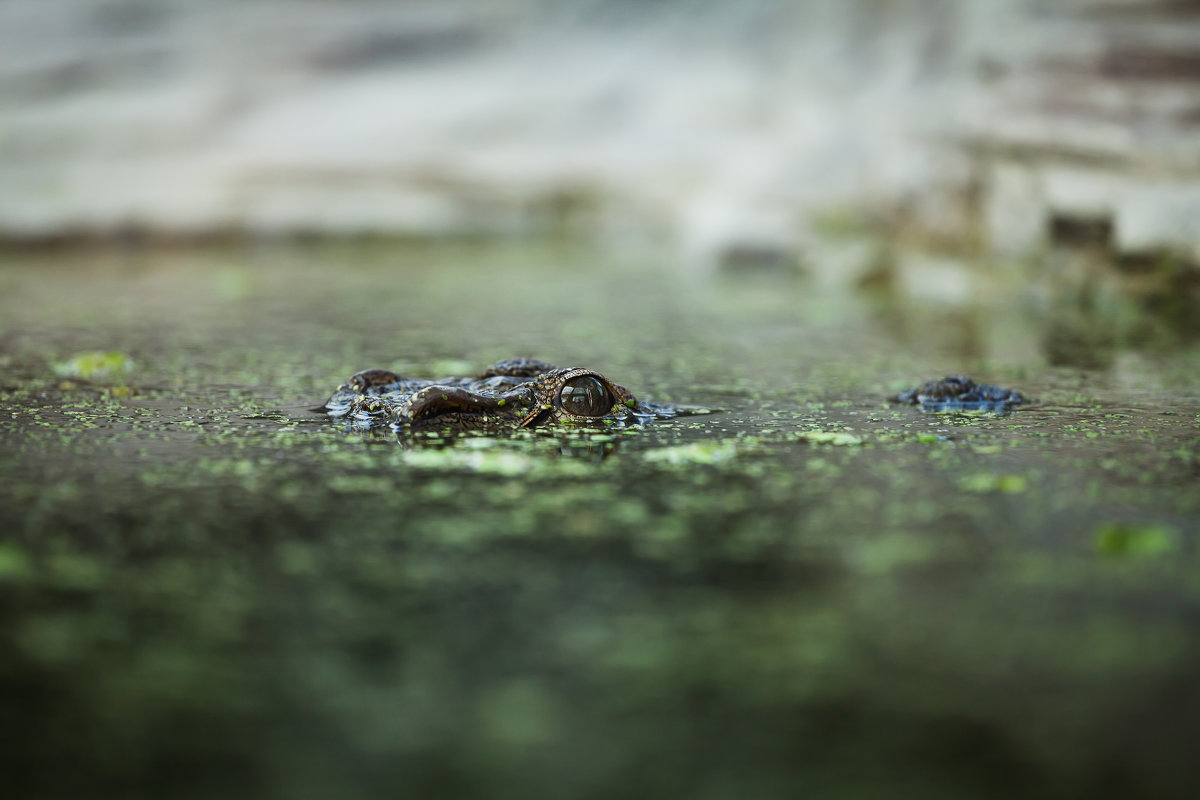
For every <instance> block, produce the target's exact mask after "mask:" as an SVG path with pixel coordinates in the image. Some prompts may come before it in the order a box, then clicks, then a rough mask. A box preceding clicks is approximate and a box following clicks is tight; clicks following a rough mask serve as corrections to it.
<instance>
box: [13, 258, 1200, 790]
mask: <svg viewBox="0 0 1200 800" xmlns="http://www.w3.org/2000/svg"><path fill="white" fill-rule="evenodd" d="M335 267H336V269H335ZM499 274H503V275H505V280H504V281H496V280H493V279H492V277H491V276H494V275H499ZM599 275H612V276H615V277H612V278H603V279H600V278H598V277H597V276H599ZM905 280H906V279H905V278H904V277H903V276H900V277H899V278H898V279H897V281H896V283H895V285H894V286H893V288H892V289H891V290H890V292H889V291H885V292H880V291H872V292H869V293H863V292H860V291H858V290H855V289H853V288H852V287H851V285H850V284H848V283H847V284H839V283H836V282H830V283H821V282H820V281H818V280H815V279H813V278H811V277H809V278H805V277H791V276H788V277H785V278H779V279H775V278H772V277H770V276H769V275H768V276H765V277H764V276H759V277H755V278H745V277H742V278H738V279H729V278H709V277H702V276H697V275H684V274H672V273H671V272H670V271H669V270H665V269H663V265H662V264H657V263H642V262H638V261H637V260H633V259H630V260H628V261H624V262H622V261H620V260H617V259H609V260H605V259H602V258H601V257H599V256H596V255H594V254H591V253H588V252H581V251H579V250H576V249H573V248H570V247H566V246H563V245H562V244H555V245H547V246H544V247H543V246H535V245H528V244H527V245H515V244H505V243H483V244H477V245H453V246H451V245H442V246H428V245H418V244H410V245H404V246H399V245H396V246H392V245H379V244H376V245H371V246H363V247H355V246H338V247H332V246H327V245H320V244H317V245H313V246H311V247H305V248H295V249H288V248H278V249H266V250H260V251H254V252H243V251H239V250H237V249H230V250H220V251H207V252H204V253H195V252H180V253H167V252H162V253H154V252H148V253H144V254H142V255H140V256H138V257H137V259H136V260H133V261H129V260H121V259H120V258H116V257H113V256H112V255H111V254H106V253H100V254H89V253H84V254H80V255H78V256H71V255H69V254H68V255H63V254H58V255H56V256H55V257H54V258H53V259H52V260H51V259H44V260H41V261H39V257H37V256H25V257H20V258H10V259H9V260H7V261H6V262H5V263H4V264H3V266H2V267H0V288H2V291H0V298H3V299H0V311H2V314H0V320H2V322H0V343H2V351H0V359H2V360H0V368H2V370H3V379H2V380H0V386H2V394H0V406H2V408H0V419H3V420H4V424H3V426H2V427H0V447H2V453H3V459H2V460H0V530H2V531H3V534H2V535H0V729H3V730H5V731H8V732H9V733H10V736H9V738H8V744H7V746H6V748H5V753H4V755H3V757H2V758H3V763H4V765H5V774H6V782H7V785H8V786H9V787H10V788H13V789H14V790H15V793H16V796H22V797H49V796H63V795H78V796H105V795H111V796H122V797H135V796H146V797H161V796H167V795H170V796H181V797H188V796H191V797H205V796H213V795H217V794H219V795H221V796H225V797H289V798H294V797H318V796H323V797H324V796H339V797H369V796H385V795H393V794H395V793H396V792H397V791H403V793H405V794H411V795H413V796H480V797H489V796H496V797H500V796H537V795H554V796H560V797H587V796H618V795H619V796H651V795H655V796H681V795H686V796H696V797H711V798H716V797H733V796H736V797H774V796H788V795H791V794H794V793H795V790H796V787H797V786H804V787H811V788H813V790H814V791H819V793H822V794H829V795H833V796H847V797H851V796H854V797H861V796H873V797H874V796H887V797H914V798H917V797H920V798H928V797H967V796H971V797H974V796H996V797H1002V796H1003V797H1009V796H1013V795H1014V794H1019V795H1020V796H1024V797H1043V796H1044V797H1051V796H1053V797H1061V796H1096V795H1104V794H1109V795H1112V794H1116V795H1125V796H1142V797H1169V796H1178V789H1179V787H1181V786H1184V785H1187V783H1188V782H1189V781H1191V780H1192V779H1194V778H1195V777H1196V775H1195V766H1194V758H1193V756H1194V753H1193V750H1194V746H1193V743H1194V742H1195V740H1196V736H1197V735H1198V734H1200V694H1198V693H1197V691H1196V690H1195V689H1194V683H1195V682H1194V681H1193V680H1191V676H1192V675H1194V674H1195V670H1196V668H1197V666H1200V650H1198V648H1197V644H1198V641H1197V637H1196V634H1195V631H1196V622H1197V618H1198V615H1200V583H1198V581H1197V577H1196V575H1197V572H1196V563H1197V558H1198V557H1200V552H1198V550H1197V544H1196V541H1195V534H1196V531H1197V530H1198V525H1200V495H1198V494H1197V492H1196V491H1195V487H1196V485H1197V479H1198V478H1200V449H1198V446H1197V441H1198V437H1197V431H1198V430H1200V429H1198V425H1200V379H1198V378H1197V375H1200V370H1198V369H1197V367H1198V366H1200V354H1198V353H1197V350H1196V347H1195V340H1194V338H1191V337H1190V336H1189V335H1187V332H1186V330H1183V329H1179V330H1180V332H1179V334H1178V335H1176V336H1174V338H1173V339H1171V340H1170V341H1168V336H1167V334H1165V333H1163V331H1173V330H1176V328H1174V327H1173V326H1174V323H1173V322H1171V320H1172V319H1175V317H1172V316H1171V315H1170V314H1167V315H1165V316H1164V317H1162V318H1158V317H1154V318H1153V321H1147V319H1148V318H1146V316H1145V314H1142V313H1141V312H1140V311H1138V309H1137V306H1136V303H1137V302H1140V301H1137V300H1133V301H1129V302H1126V301H1124V300H1120V299H1119V298H1118V296H1117V295H1116V294H1105V293H1103V292H1100V293H1097V294H1094V295H1093V296H1092V299H1090V300H1087V301H1078V300H1072V299H1071V296H1070V295H1069V294H1065V295H1059V296H1054V297H1051V298H1050V299H1047V298H1046V297H1043V296H1041V295H1038V294H1036V293H1033V294H1031V293H1030V292H1029V291H1028V288H1029V287H1027V286H1025V285H1022V284H1021V282H1020V281H1017V282H1016V283H1014V284H1013V285H1010V286H1008V287H1004V286H1001V287H1000V289H998V290H996V291H990V292H989V293H988V294H987V296H988V297H989V301H988V303H987V304H986V305H985V304H982V303H975V302H972V301H971V300H970V299H969V298H968V299H967V300H965V301H961V302H950V301H948V300H945V299H942V300H937V301H935V300H930V299H927V298H922V297H921V296H920V295H919V294H913V292H912V291H910V290H909V289H905V288H904V287H905V286H906V285H907V284H905V282H904V281H905ZM631 287H636V289H632V288H631ZM993 288H995V287H993ZM1001 290H1003V291H1001ZM981 296H982V295H981ZM1064 297H1065V298H1066V299H1065V300H1064V299H1062V298H1064ZM1147 302H1148V306H1147V307H1153V302H1150V301H1147ZM1130 303H1134V305H1130ZM1184 328H1186V325H1185V326H1184ZM1097 330H1103V331H1104V332H1103V333H1094V332H1095V331H1097ZM1140 330H1154V331H1157V333H1155V334H1154V335H1153V336H1151V337H1149V338H1147V339H1140V338H1138V336H1137V335H1136V332H1137V331H1140ZM1131 332H1133V333H1131ZM1080 340H1082V344H1081V342H1080ZM1063 342H1066V343H1067V344H1063ZM516 355H524V356H536V357H541V358H545V359H547V360H552V361H554V362H556V363H563V364H581V365H585V366H589V367H593V368H595V369H598V370H602V371H603V373H604V374H605V375H606V376H610V377H612V378H613V379H614V380H617V381H619V382H620V383H622V384H624V385H626V386H628V387H630V388H631V389H632V390H633V391H634V392H635V393H636V394H637V395H638V397H639V398H644V399H651V400H654V401H657V402H676V403H696V404H703V405H705V406H709V407H713V408H722V409H724V411H722V412H721V413H715V414H711V415H707V416H699V417H679V418H676V419H671V420H663V421H659V422H655V423H654V424H651V425H646V426H628V427H623V428H622V427H611V428H575V429H566V430H564V429H546V430H537V431H512V432H509V433H506V434H504V435H497V436H479V435H464V436H453V437H447V436H444V435H442V434H440V433H439V432H437V431H433V432H429V434H427V435H424V434H423V435H422V436H419V437H397V435H396V434H395V433H393V432H391V431H387V432H385V433H384V432H367V433H363V432H347V431H345V430H344V429H343V428H341V427H339V426H338V425H337V424H335V423H333V422H330V421H329V420H328V419H326V418H325V417H324V416H323V415H320V414H316V413H313V412H312V411H311V410H310V409H311V408H312V407H313V406H314V405H315V404H317V403H319V402H321V401H322V400H323V399H324V398H326V397H328V396H329V393H330V392H331V391H332V390H333V389H334V388H335V387H336V386H337V385H338V383H339V382H340V381H341V380H343V379H344V378H345V376H347V375H350V374H353V373H354V372H356V371H358V370H361V369H365V368H369V367H381V368H387V369H391V370H394V371H397V372H400V373H405V374H413V375H417V376H423V377H433V376H440V375H454V374H459V375H467V374H472V373H473V372H474V371H475V370H478V369H479V368H480V367H482V366H484V365H486V364H488V363H490V362H492V361H495V360H497V359H500V358H505V357H511V356H516ZM963 372H968V373H969V374H971V375H973V376H974V377H976V378H977V379H979V380H983V381H987V382H989V383H996V384H999V385H1003V386H1012V387H1016V388H1019V389H1020V390H1022V391H1023V392H1025V393H1027V394H1028V395H1029V396H1031V397H1032V398H1033V399H1034V401H1035V402H1034V403H1032V404H1031V405H1029V406H1028V407H1025V406H1022V407H1018V408H1017V409H1016V410H1015V411H1013V413H1011V414H1008V415H1003V416H998V415H993V414H986V413H960V414H945V413H941V414H938V413H923V412H922V411H920V410H918V409H915V408H910V407H906V406H898V405H894V404H891V403H889V402H887V398H888V397H889V396H892V395H895V394H896V393H898V392H900V391H902V390H904V389H908V388H911V387H912V386H914V385H916V384H918V383H920V382H922V381H925V380H928V379H934V378H941V377H942V376H944V375H953V374H962V373H963ZM401 787H402V789H401Z"/></svg>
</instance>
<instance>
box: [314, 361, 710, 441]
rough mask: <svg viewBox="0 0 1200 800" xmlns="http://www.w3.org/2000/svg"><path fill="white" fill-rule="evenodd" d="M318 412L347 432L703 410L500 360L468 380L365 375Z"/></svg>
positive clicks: (639, 417)
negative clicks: (346, 426)
mask: <svg viewBox="0 0 1200 800" xmlns="http://www.w3.org/2000/svg"><path fill="white" fill-rule="evenodd" d="M320 410H323V411H324V412H325V413H327V414H328V415H329V416H330V417H333V418H334V419H339V420H346V421H347V422H349V423H350V425H351V426H352V427H356V428H364V429H369V428H378V427H383V426H390V427H391V428H392V429H393V430H396V431H402V430H410V429H413V428H425V429H436V430H444V429H449V430H451V431H459V430H502V429H505V428H510V429H518V428H536V427H539V426H543V425H552V424H563V423H566V424H571V423H584V424H587V423H600V424H617V425H624V424H629V423H632V424H640V423H644V422H648V421H651V420H654V419H668V418H671V417H674V416H677V415H683V414H697V413H704V411H705V409H700V408H694V407H689V406H671V405H657V404H654V403H648V402H645V401H643V400H639V399H638V398H637V397H635V396H634V395H633V393H632V392H630V391H629V390H628V389H626V388H625V387H624V386H621V385H620V384H617V383H613V382H612V381H610V380H609V379H608V378H606V377H604V376H603V375H601V374H600V373H599V372H596V371H594V370H591V369H586V368H583V367H556V366H553V365H551V364H547V363H544V362H542V361H536V360H534V359H530V358H510V359H506V360H504V361H498V362H496V363H495V364H492V365H491V366H489V367H487V368H486V369H485V370H483V372H481V373H479V374H478V375H476V376H474V377H470V378H458V377H455V378H442V379H439V380H424V379H420V378H406V377H402V376H400V375H397V374H396V373H395V372H392V371H390V370H386V369H368V370H363V371H362V372H357V373H355V374H354V375H352V376H351V377H350V378H349V379H348V380H347V381H346V382H345V383H343V384H342V385H341V386H339V387H338V388H337V391H335V392H334V393H333V395H332V396H331V397H330V398H329V400H328V401H327V402H326V403H325V405H324V406H323V407H322V408H321V409H320Z"/></svg>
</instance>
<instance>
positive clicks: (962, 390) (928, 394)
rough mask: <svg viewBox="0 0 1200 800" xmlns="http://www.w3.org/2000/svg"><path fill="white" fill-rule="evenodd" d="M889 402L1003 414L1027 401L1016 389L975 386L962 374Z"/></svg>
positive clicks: (930, 384) (949, 409) (975, 384)
mask: <svg viewBox="0 0 1200 800" xmlns="http://www.w3.org/2000/svg"><path fill="white" fill-rule="evenodd" d="M892 402H894V403H907V404H909V405H920V406H921V408H923V409H925V410H926V411H992V412H1004V411H1010V410H1012V407H1013V406H1015V405H1019V404H1021V403H1025V402H1028V400H1027V399H1026V398H1025V396H1024V395H1023V394H1021V393H1020V392H1018V391H1017V390H1016V389H1004V388H1001V387H999V386H992V385H991V384H987V383H976V382H975V381H973V380H971V379H970V378H968V377H967V376H965V375H951V376H948V377H946V378H943V379H942V380H940V381H929V382H928V383H924V384H922V385H920V386H918V387H916V388H915V389H909V390H908V391H906V392H901V393H900V394H898V395H896V396H895V397H893V398H892Z"/></svg>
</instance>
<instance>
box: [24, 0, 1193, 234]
mask: <svg viewBox="0 0 1200 800" xmlns="http://www.w3.org/2000/svg"><path fill="white" fill-rule="evenodd" d="M964 192H969V193H971V196H972V197H974V198H976V199H977V200H978V202H977V203H974V204H972V203H965V204H964V203H962V202H960V198H961V197H963V195H964ZM1198 206H1200V3H1197V2H1149V1H1147V2H1122V3H1115V2H1106V3H1098V2H1033V0H973V2H971V3H961V2H955V0H848V1H847V2H826V1H822V0H812V1H811V2H801V3H797V2H784V0H746V2H743V3H736V4H735V3H721V2H716V1H715V0H695V1H694V2H689V1H688V0H671V1H664V2H659V3H654V4H647V3H637V2H632V0H614V1H610V2H592V1H589V0H573V1H571V2H566V1H563V2H549V0H507V1H506V2H505V1H502V0H487V1H486V2H485V0H409V2H405V3H399V4H388V3H375V2H368V1H367V0H342V1H341V2H320V1H318V0H308V1H307V2H282V0H240V1H239V2H234V0H209V1H208V2H205V3H183V2H167V0H162V1H161V2H159V1H157V0H155V1H154V2H150V1H148V0H94V2H89V3H79V2H75V1H74V0H8V1H7V2H5V3H0V233H2V234H3V235H4V236H6V237H7V238H9V239H39V238H59V237H64V236H75V235H79V234H94V233H99V234H106V233H111V232H114V231H126V230H131V229H132V230H140V231H146V232H150V233H159V234H164V235H188V236H191V235H198V236H202V235H208V234H211V233H224V232H235V233H252V234H276V233H290V232H306V233H332V234H344V233H364V232H366V233H405V234H419V235H460V234H478V233H501V234H508V233H528V232H538V231H544V230H547V229H560V228H563V227H567V228H569V229H571V230H573V231H576V232H580V233H585V234H594V235H598V236H601V237H604V238H606V239H619V238H622V237H629V236H643V235H647V234H650V235H655V236H658V235H665V236H668V237H672V238H674V239H675V240H677V241H678V242H680V243H681V244H682V245H684V246H685V247H688V248H693V249H695V250H697V251H700V252H711V251H713V250H714V249H716V250H719V249H722V248H725V249H728V248H737V247H742V248H743V249H745V248H749V249H750V250H751V251H754V252H760V251H765V252H769V251H771V249H772V248H774V247H783V248H787V247H790V246H793V245H794V244H795V243H796V242H797V241H798V240H802V239H803V237H804V236H805V231H806V229H807V228H808V227H809V224H810V220H811V219H812V217H813V215H814V213H817V212H822V211H827V210H828V209H831V208H838V209H846V208H851V209H855V208H857V209H876V210H877V209H887V208H890V207H901V208H903V209H905V210H907V211H909V212H912V213H913V215H914V218H915V219H917V220H918V221H919V222H920V224H922V225H928V226H929V227H931V228H933V229H938V230H939V231H940V233H941V234H942V235H957V234H963V235H965V231H967V230H968V229H970V228H972V226H978V225H979V224H982V225H983V227H984V229H985V230H986V232H987V234H988V236H987V241H988V242H989V243H990V245H991V246H992V247H993V248H995V249H996V250H998V251H1001V252H1009V253H1012V252H1024V251H1027V250H1029V249H1036V248H1038V247H1041V246H1042V245H1044V244H1046V243H1047V242H1048V241H1050V240H1052V239H1054V238H1063V237H1066V238H1070V237H1071V236H1084V237H1092V238H1096V237H1105V238H1106V240H1107V241H1110V242H1111V243H1112V245H1113V246H1114V247H1116V248H1118V249H1119V250H1121V251H1123V252H1129V253H1134V252H1151V251H1159V250H1161V249H1164V248H1166V249H1171V250H1175V251H1181V252H1184V253H1187V254H1188V255H1189V256H1193V257H1194V256H1196V255H1197V253H1198V252H1200V232H1198V230H1197V224H1196V220H1197V219H1198V218H1200V215H1198V214H1197V211H1198V210H1200V208H1198Z"/></svg>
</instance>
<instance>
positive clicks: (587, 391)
mask: <svg viewBox="0 0 1200 800" xmlns="http://www.w3.org/2000/svg"><path fill="white" fill-rule="evenodd" d="M559 404H560V405H561V406H562V410H563V411H566V412H567V413H568V414H572V415H574V416H576V417H602V416H604V415H605V414H607V413H608V412H609V411H610V410H612V407H613V399H612V395H610V394H609V393H608V389H606V388H605V386H604V384H603V383H601V382H600V380H599V379H598V378H595V377H592V376H591V375H580V376H579V377H577V378H571V379H570V380H569V381H567V382H566V383H564V384H563V388H562V392H561V393H560V394H559Z"/></svg>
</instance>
